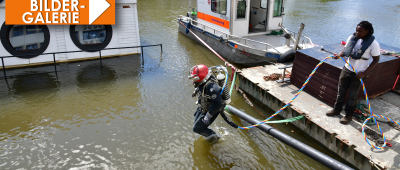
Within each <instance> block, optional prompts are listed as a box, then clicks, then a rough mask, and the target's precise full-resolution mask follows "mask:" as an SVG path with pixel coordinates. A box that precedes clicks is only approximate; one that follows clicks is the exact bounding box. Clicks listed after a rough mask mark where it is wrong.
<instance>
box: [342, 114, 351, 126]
mask: <svg viewBox="0 0 400 170" xmlns="http://www.w3.org/2000/svg"><path fill="white" fill-rule="evenodd" d="M352 119H353V116H345V117H342V118H341V119H340V123H341V124H345V125H347V124H348V123H349V122H351V120H352Z"/></svg>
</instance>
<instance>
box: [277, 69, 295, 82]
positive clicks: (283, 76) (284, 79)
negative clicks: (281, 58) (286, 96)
mask: <svg viewBox="0 0 400 170" xmlns="http://www.w3.org/2000/svg"><path fill="white" fill-rule="evenodd" d="M291 67H293V64H291V65H287V66H283V67H279V69H283V74H282V80H277V81H276V82H277V83H285V82H286V83H288V82H290V78H285V73H286V68H291Z"/></svg>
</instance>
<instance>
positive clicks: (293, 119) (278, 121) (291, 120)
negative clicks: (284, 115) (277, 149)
mask: <svg viewBox="0 0 400 170" xmlns="http://www.w3.org/2000/svg"><path fill="white" fill-rule="evenodd" d="M304 118H305V117H304V116H297V117H293V118H290V119H284V120H276V121H268V122H265V123H270V124H272V123H289V122H294V121H297V120H302V119H304Z"/></svg>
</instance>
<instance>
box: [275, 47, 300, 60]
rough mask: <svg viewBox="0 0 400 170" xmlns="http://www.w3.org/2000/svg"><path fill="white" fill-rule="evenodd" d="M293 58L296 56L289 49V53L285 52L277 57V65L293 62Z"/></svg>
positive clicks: (294, 51)
mask: <svg viewBox="0 0 400 170" xmlns="http://www.w3.org/2000/svg"><path fill="white" fill-rule="evenodd" d="M295 56H296V50H293V49H291V50H289V51H286V52H284V53H283V54H282V55H281V56H280V57H279V59H278V63H285V62H290V61H294V58H295Z"/></svg>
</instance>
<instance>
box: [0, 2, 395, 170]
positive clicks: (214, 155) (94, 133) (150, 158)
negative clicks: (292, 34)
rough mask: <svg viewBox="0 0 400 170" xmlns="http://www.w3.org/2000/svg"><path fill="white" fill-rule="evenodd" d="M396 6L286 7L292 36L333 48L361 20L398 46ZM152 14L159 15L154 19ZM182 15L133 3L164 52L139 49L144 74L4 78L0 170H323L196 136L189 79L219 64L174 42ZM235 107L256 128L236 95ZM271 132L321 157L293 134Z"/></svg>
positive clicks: (293, 156) (253, 136)
mask: <svg viewBox="0 0 400 170" xmlns="http://www.w3.org/2000/svg"><path fill="white" fill-rule="evenodd" d="M364 2H367V3H364ZM386 2H387V3H386ZM368 3H369V4H368ZM371 4H372V7H370V6H371ZM398 5H400V2H398V1H394V0H389V1H372V0H366V1H362V2H361V1H320V0H304V1H295V0H288V1H286V8H285V16H284V20H285V25H286V26H287V27H289V28H292V29H296V28H297V27H298V26H299V24H300V23H301V22H304V23H305V24H306V28H305V30H304V31H305V35H307V36H309V37H311V38H312V40H313V42H314V43H316V44H331V43H332V42H340V41H341V40H342V39H345V38H347V37H348V35H350V34H351V33H352V32H354V30H352V29H354V28H355V25H356V23H358V22H359V20H361V19H367V20H370V21H371V22H372V23H373V24H374V26H375V30H376V37H377V38H378V40H379V41H380V42H383V43H386V44H389V45H396V44H400V39H399V37H396V36H393V35H394V33H393V30H392V28H397V27H398V26H399V23H400V22H399V18H398V17H397V16H399V12H400V11H399V10H398ZM158 6H162V7H163V8H161V9H157V10H154V9H155V7H158ZM187 7H188V1H182V0H147V1H140V2H138V15H139V28H140V35H141V44H142V45H149V44H159V43H162V44H163V47H164V51H163V53H161V51H160V49H159V47H151V48H145V49H144V54H145V55H144V59H145V62H144V65H143V66H142V65H141V62H142V61H141V57H140V55H132V56H124V57H118V58H108V59H103V61H102V62H103V67H102V68H101V67H100V64H99V60H93V61H85V62H78V63H69V64H60V65H57V70H59V71H60V72H58V81H57V80H56V79H55V75H54V74H53V73H49V74H37V75H32V76H33V77H29V76H28V77H24V76H21V77H18V78H12V79H8V82H9V84H10V86H9V88H8V86H7V84H6V82H5V81H4V80H1V79H0V169H19V168H21V169H307V170H308V169H318V170H319V169H327V168H326V167H324V166H322V165H321V164H320V163H318V162H316V161H314V160H312V159H310V158H308V157H307V156H304V155H303V154H301V153H299V152H298V151H296V150H294V149H292V148H290V147H288V146H286V145H285V144H283V143H282V142H279V141H277V140H276V139H274V138H272V137H270V136H269V135H266V134H265V133H263V132H261V131H259V130H258V129H252V130H249V131H247V130H237V129H233V128H231V127H230V126H229V125H227V124H226V123H225V122H224V120H223V119H222V118H217V119H216V121H215V122H214V123H213V125H212V126H211V128H213V129H214V130H215V131H216V132H218V133H219V134H221V135H222V139H221V141H220V142H218V144H216V145H209V144H208V143H207V142H206V141H205V140H204V139H203V137H201V136H199V135H197V134H194V133H193V132H192V123H193V113H194V111H195V109H196V106H195V104H194V102H195V99H194V98H192V97H191V93H192V91H193V86H192V85H191V83H190V81H189V80H188V79H187V74H188V70H189V69H190V68H191V67H192V66H193V65H196V64H205V65H207V66H215V65H222V64H224V63H223V62H222V61H221V60H220V59H219V58H218V57H216V56H214V54H212V52H210V51H209V50H207V49H206V48H205V47H203V46H200V45H199V44H198V43H196V42H195V41H192V40H190V39H188V38H186V37H185V36H184V35H182V34H180V33H178V30H177V28H178V23H177V21H176V18H177V16H178V15H182V14H185V13H186V12H187V10H188V8H187ZM382 9H385V10H382ZM365 11H368V12H365ZM395 14H396V15H395ZM388 25H390V26H392V27H388ZM389 33H390V34H389ZM53 70H54V67H53V66H45V67H39V68H27V69H25V70H10V71H8V72H7V74H8V75H15V74H22V73H24V72H26V71H29V72H32V71H34V72H35V71H36V72H51V71H53ZM300 97H301V96H300ZM232 105H233V106H234V107H236V108H239V109H241V110H243V111H245V112H247V113H248V114H250V115H251V116H253V117H256V118H258V119H262V117H261V116H259V115H258V114H257V113H256V112H254V110H253V109H252V107H250V106H248V105H247V104H246V103H245V101H244V100H243V98H242V97H241V96H240V95H239V94H238V93H236V92H233V94H232ZM256 107H257V110H260V111H262V112H263V113H264V114H265V115H270V114H271V113H270V112H268V111H267V110H264V109H262V108H260V107H259V106H257V105H256ZM227 116H228V117H229V118H230V119H232V120H233V121H234V122H235V123H237V124H239V125H243V126H246V125H247V124H246V123H245V122H242V121H241V120H240V119H238V118H237V117H234V116H231V115H227ZM275 127H277V128H278V129H279V130H281V131H283V132H284V133H286V134H288V135H290V136H292V137H294V138H296V139H298V140H300V141H302V142H304V143H306V144H308V145H310V146H312V147H314V148H317V149H319V150H320V151H322V149H320V148H319V146H318V145H317V144H315V143H313V142H312V141H310V140H309V139H308V138H307V137H305V136H303V135H302V134H301V133H298V132H297V131H293V129H292V128H291V127H289V126H287V125H285V124H282V125H275ZM322 152H324V153H326V152H325V151H322ZM330 156H334V155H330ZM335 158H337V157H335Z"/></svg>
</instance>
